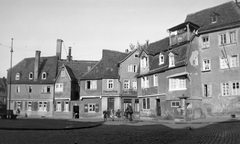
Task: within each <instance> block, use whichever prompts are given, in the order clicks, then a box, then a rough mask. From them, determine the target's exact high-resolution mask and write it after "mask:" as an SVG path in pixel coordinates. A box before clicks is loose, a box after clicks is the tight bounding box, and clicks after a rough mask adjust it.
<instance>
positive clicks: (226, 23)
mask: <svg viewBox="0 0 240 144" xmlns="http://www.w3.org/2000/svg"><path fill="white" fill-rule="evenodd" d="M238 4H239V3H238ZM238 4H236V3H235V2H233V1H231V2H227V3H224V4H221V5H218V6H215V7H212V8H208V9H204V10H201V11H198V12H196V13H193V14H189V15H187V17H186V20H185V22H187V21H190V22H193V23H195V24H197V25H199V26H200V29H199V32H200V33H204V32H208V31H215V30H219V29H224V28H230V27H235V26H240V8H239V5H238ZM213 14H217V22H216V23H211V22H212V21H211V17H212V15H213Z"/></svg>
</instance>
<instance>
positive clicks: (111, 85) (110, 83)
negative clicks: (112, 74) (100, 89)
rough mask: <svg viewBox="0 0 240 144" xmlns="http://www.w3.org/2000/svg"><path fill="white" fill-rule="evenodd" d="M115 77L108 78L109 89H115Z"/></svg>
mask: <svg viewBox="0 0 240 144" xmlns="http://www.w3.org/2000/svg"><path fill="white" fill-rule="evenodd" d="M113 82H114V81H113V79H108V80H107V88H108V89H113V88H114V83H113Z"/></svg>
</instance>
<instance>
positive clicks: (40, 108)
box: [38, 102, 47, 111]
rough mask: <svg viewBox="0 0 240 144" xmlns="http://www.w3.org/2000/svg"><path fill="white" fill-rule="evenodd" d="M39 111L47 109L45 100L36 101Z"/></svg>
mask: <svg viewBox="0 0 240 144" xmlns="http://www.w3.org/2000/svg"><path fill="white" fill-rule="evenodd" d="M38 110H39V111H47V102H38Z"/></svg>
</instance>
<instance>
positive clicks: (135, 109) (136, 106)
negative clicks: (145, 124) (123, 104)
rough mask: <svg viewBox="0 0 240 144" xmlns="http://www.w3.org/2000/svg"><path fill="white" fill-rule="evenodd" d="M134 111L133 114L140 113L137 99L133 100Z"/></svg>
mask: <svg viewBox="0 0 240 144" xmlns="http://www.w3.org/2000/svg"><path fill="white" fill-rule="evenodd" d="M134 111H135V112H139V111H140V108H139V99H135V103H134Z"/></svg>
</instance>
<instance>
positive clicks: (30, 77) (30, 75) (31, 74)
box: [29, 72, 33, 80]
mask: <svg viewBox="0 0 240 144" xmlns="http://www.w3.org/2000/svg"><path fill="white" fill-rule="evenodd" d="M29 79H30V80H32V79H33V72H30V73H29Z"/></svg>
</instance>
